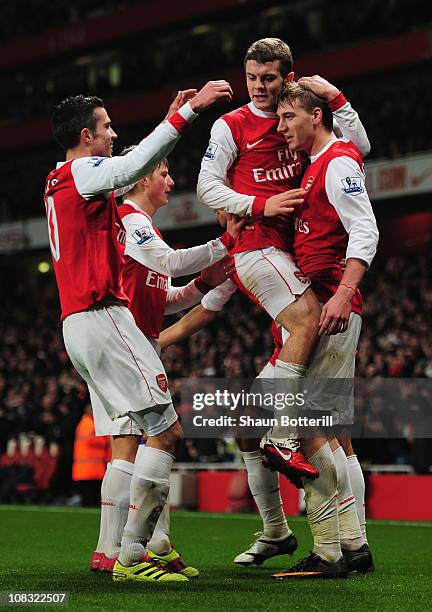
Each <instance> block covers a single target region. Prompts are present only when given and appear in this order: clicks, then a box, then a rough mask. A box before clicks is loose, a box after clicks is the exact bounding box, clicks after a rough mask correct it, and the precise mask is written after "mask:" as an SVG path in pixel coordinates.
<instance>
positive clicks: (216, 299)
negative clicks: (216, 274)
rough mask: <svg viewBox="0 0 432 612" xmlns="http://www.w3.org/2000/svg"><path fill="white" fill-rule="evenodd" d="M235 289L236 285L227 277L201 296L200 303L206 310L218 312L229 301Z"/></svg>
mask: <svg viewBox="0 0 432 612" xmlns="http://www.w3.org/2000/svg"><path fill="white" fill-rule="evenodd" d="M236 291H237V286H236V285H235V283H233V281H232V280H231V279H230V278H228V279H227V280H226V281H225V282H224V283H222V284H221V285H218V286H217V287H215V288H214V289H212V290H211V291H209V292H208V293H206V295H205V296H204V297H203V298H202V300H201V305H202V306H203V307H204V308H205V309H206V310H212V311H214V312H219V311H221V310H222V309H223V307H224V306H225V304H226V303H227V302H228V301H229V299H230V298H231V296H232V295H233V293H235V292H236Z"/></svg>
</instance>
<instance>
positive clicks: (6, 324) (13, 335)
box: [0, 253, 432, 494]
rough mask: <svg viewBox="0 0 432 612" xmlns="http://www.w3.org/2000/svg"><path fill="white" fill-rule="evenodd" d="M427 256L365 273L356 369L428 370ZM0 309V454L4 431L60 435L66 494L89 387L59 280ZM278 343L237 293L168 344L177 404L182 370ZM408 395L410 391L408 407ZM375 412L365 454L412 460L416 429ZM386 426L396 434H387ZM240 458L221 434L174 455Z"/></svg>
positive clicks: (218, 369) (249, 356)
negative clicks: (77, 362)
mask: <svg viewBox="0 0 432 612" xmlns="http://www.w3.org/2000/svg"><path fill="white" fill-rule="evenodd" d="M431 265H432V258H431V254H430V253H429V255H427V256H426V255H422V256H420V255H419V256H417V257H410V258H409V259H408V258H405V257H402V256H401V257H390V258H389V259H387V260H386V261H385V262H382V263H379V262H377V263H376V265H375V266H374V268H373V269H372V270H371V272H370V273H369V275H368V277H367V281H366V283H365V286H364V293H365V295H366V310H365V317H364V323H363V334H362V339H361V341H360V345H359V351H358V365H357V375H358V376H362V377H366V378H371V377H400V378H404V377H407V378H409V377H417V378H422V377H428V378H432V325H431V313H432V283H431V277H430V269H431ZM0 315H1V316H0V321H1V333H0V432H1V433H0V455H1V454H3V453H4V452H5V451H6V445H7V441H8V439H11V438H18V437H19V436H20V434H22V433H24V432H27V433H28V434H29V435H30V436H42V437H43V438H45V440H46V441H47V442H48V443H52V442H54V443H57V445H58V446H59V448H60V449H61V455H62V457H61V460H60V468H59V472H58V477H57V479H56V482H57V485H56V486H55V487H54V489H53V490H54V492H55V491H57V494H61V493H62V492H64V490H65V489H66V490H67V487H68V486H69V485H70V466H71V462H72V446H73V438H74V431H75V428H76V426H77V424H78V422H79V420H80V418H81V415H82V413H83V411H84V408H85V406H86V404H87V403H88V395H87V389H86V386H85V384H84V383H83V382H82V380H81V379H80V378H79V376H78V375H77V373H76V372H75V370H74V368H73V367H72V365H71V364H70V362H69V360H68V357H67V354H66V352H65V349H64V346H63V343H62V339H61V329H60V324H59V320H58V316H59V308H58V301H57V295H56V293H55V288H54V286H52V290H51V288H50V291H47V292H46V294H45V296H41V295H39V296H38V298H36V297H35V296H33V297H31V296H29V294H28V291H26V290H25V289H24V287H19V288H18V290H17V292H16V293H9V295H8V297H7V298H6V300H5V301H4V302H3V304H2V306H1V311H0ZM171 321H172V319H171ZM169 322H170V321H169V320H168V321H167V323H169ZM272 351H273V348H272V336H271V333H270V319H269V318H268V317H267V315H266V314H264V313H263V311H262V310H260V309H258V308H257V307H256V306H254V305H253V304H251V303H250V302H249V301H248V300H247V299H246V298H245V297H244V296H243V295H242V294H240V293H239V292H238V293H237V294H235V295H234V296H233V298H232V299H231V301H230V303H229V304H227V306H226V308H225V311H224V312H223V313H221V315H220V317H219V318H218V319H217V320H215V321H214V322H213V323H212V324H211V325H209V326H208V327H207V328H206V329H204V330H201V331H200V332H198V333H197V334H195V335H194V336H192V337H191V338H190V339H188V340H185V341H184V342H183V343H181V344H177V345H173V346H172V347H169V348H168V349H166V350H165V351H164V355H163V360H164V363H165V367H166V371H167V374H168V378H169V381H170V386H171V390H172V394H173V398H174V403H175V405H176V407H177V409H178V411H179V413H180V414H181V413H182V411H183V412H184V413H187V411H188V410H189V409H190V407H188V406H185V405H183V406H182V404H181V402H180V394H179V389H180V380H181V379H182V378H188V377H226V378H229V377H242V378H248V377H253V376H255V375H256V374H257V373H258V372H259V371H260V370H261V369H262V368H263V366H264V365H265V363H266V362H267V360H268V358H269V356H270V355H271V353H272ZM410 401H411V398H410V397H407V410H410ZM413 401H414V400H413ZM372 414H373V418H372V419H371V418H368V419H367V421H365V423H364V424H363V434H364V436H365V437H367V436H368V435H372V436H374V435H377V434H380V435H381V436H382V437H383V438H384V439H380V440H377V441H374V440H370V439H363V440H362V441H361V442H360V443H359V449H360V451H361V452H360V456H361V459H362V461H363V462H364V463H366V464H367V463H401V464H404V463H411V462H412V452H413V445H412V438H413V435H415V431H406V430H405V429H404V428H403V427H402V426H400V429H399V430H398V422H397V420H395V421H394V422H392V423H390V421H391V419H390V421H389V412H388V410H386V411H384V407H383V406H380V405H378V404H377V405H376V406H374V409H373V412H372ZM387 432H388V433H391V435H392V437H393V439H385V436H386V433H387ZM394 438H396V439H394ZM234 458H235V454H234V451H233V447H232V446H231V445H230V444H227V443H225V442H223V441H221V440H185V441H184V442H183V445H182V448H181V449H180V450H179V454H178V459H179V461H230V460H233V459H234ZM426 468H427V466H426Z"/></svg>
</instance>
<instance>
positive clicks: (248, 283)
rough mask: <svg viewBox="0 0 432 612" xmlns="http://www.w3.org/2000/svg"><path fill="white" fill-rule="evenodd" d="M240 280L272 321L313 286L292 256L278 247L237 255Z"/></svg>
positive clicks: (235, 258) (236, 260) (235, 256)
mask: <svg viewBox="0 0 432 612" xmlns="http://www.w3.org/2000/svg"><path fill="white" fill-rule="evenodd" d="M234 260H235V267H236V272H237V276H238V277H239V279H240V281H241V283H242V285H243V286H244V288H245V289H246V290H247V291H249V293H251V294H252V295H253V296H255V297H256V299H257V300H258V301H259V303H260V304H261V305H262V307H263V308H264V309H265V310H266V311H267V312H268V314H269V315H270V316H271V318H272V319H274V320H275V319H276V317H277V316H278V315H279V314H280V313H281V312H282V310H284V308H286V307H287V306H289V305H290V304H292V303H293V302H294V301H295V299H296V297H297V296H299V295H301V294H302V293H304V292H305V291H306V289H307V288H308V287H309V286H310V281H309V280H308V279H307V278H305V276H304V275H303V274H302V272H301V271H300V270H299V269H298V268H297V266H296V265H295V263H294V259H293V257H292V256H291V255H290V254H289V253H285V252H284V251H280V250H279V249H276V248H275V247H267V248H265V249H258V250H256V251H246V252H244V253H236V254H235V255H234Z"/></svg>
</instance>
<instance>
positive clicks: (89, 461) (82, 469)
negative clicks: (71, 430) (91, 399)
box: [72, 404, 111, 506]
mask: <svg viewBox="0 0 432 612" xmlns="http://www.w3.org/2000/svg"><path fill="white" fill-rule="evenodd" d="M110 459H111V445H110V439H109V436H98V437H96V435H95V427H94V421H93V415H92V410H91V405H90V404H87V406H86V407H85V409H84V414H83V415H82V417H81V420H80V422H79V423H78V427H77V428H76V431H75V442H74V450H73V464H72V480H73V482H74V486H75V490H76V492H77V493H78V495H79V496H80V497H81V505H82V506H98V505H99V504H100V492H101V482H102V480H103V477H104V476H105V472H106V466H107V463H109V461H110Z"/></svg>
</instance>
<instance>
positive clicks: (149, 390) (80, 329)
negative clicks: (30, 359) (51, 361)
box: [63, 306, 171, 419]
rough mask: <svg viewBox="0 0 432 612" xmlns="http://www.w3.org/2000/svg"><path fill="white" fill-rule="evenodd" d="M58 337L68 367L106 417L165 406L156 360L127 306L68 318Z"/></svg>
mask: <svg viewBox="0 0 432 612" xmlns="http://www.w3.org/2000/svg"><path fill="white" fill-rule="evenodd" d="M63 336H64V339H65V346H66V349H67V351H68V354H69V356H70V357H71V360H72V362H73V364H74V366H75V367H76V368H77V370H78V372H79V373H80V374H81V375H82V376H83V378H84V379H85V380H86V382H87V384H88V385H89V387H90V388H92V389H93V391H94V392H95V393H96V395H97V396H98V397H99V399H100V400H101V401H102V402H103V404H104V406H105V408H106V410H107V413H108V415H109V417H110V418H111V419H115V418H117V417H120V416H125V415H127V414H128V413H130V412H136V411H141V410H143V409H146V408H150V407H154V406H165V407H166V406H168V405H169V404H170V403H171V396H170V394H169V391H168V383H167V378H166V374H165V370H164V367H163V365H162V362H161V361H160V359H159V357H158V355H157V354H156V352H155V350H154V348H153V347H152V345H151V344H150V342H149V341H148V339H147V338H146V337H145V336H144V334H142V332H141V331H140V330H139V329H138V327H137V326H136V324H135V321H134V319H133V316H132V314H131V313H130V311H129V310H128V309H127V308H125V307H119V306H111V307H108V308H96V309H92V310H88V311H85V312H81V313H76V314H74V315H70V316H69V317H67V318H66V319H65V321H64V322H63Z"/></svg>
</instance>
